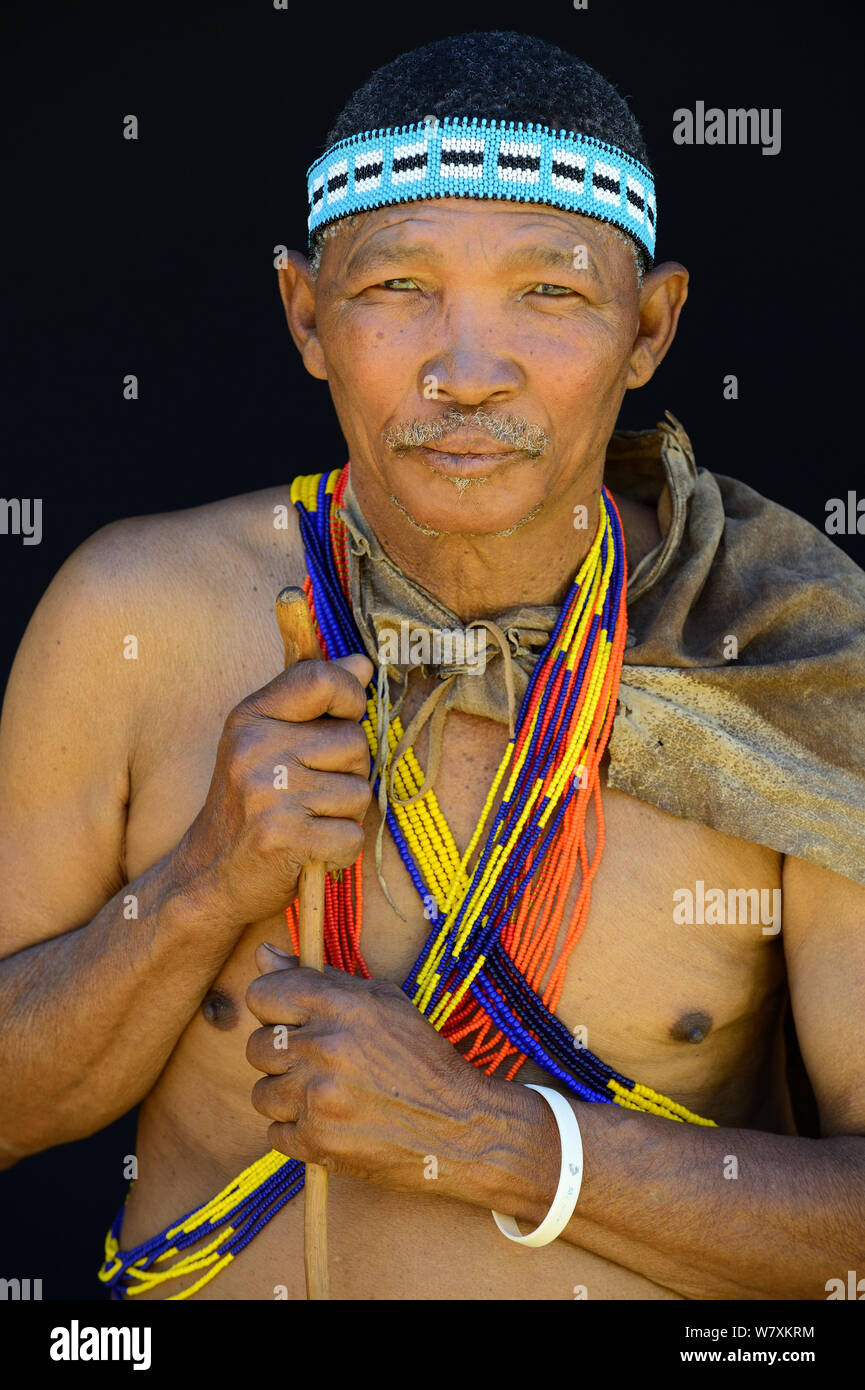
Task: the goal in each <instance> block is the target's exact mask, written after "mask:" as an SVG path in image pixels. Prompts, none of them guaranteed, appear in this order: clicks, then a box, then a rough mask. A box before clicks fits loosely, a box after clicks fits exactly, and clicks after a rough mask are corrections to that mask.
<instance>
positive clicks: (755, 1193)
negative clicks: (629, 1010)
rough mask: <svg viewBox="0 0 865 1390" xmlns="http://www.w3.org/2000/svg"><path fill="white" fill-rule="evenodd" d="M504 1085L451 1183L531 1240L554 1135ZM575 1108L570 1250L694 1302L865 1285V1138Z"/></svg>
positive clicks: (552, 1161)
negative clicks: (833, 1284) (856, 1281)
mask: <svg viewBox="0 0 865 1390" xmlns="http://www.w3.org/2000/svg"><path fill="white" fill-rule="evenodd" d="M498 1085H499V1086H501V1087H507V1090H497V1089H495V1088H496V1083H493V1087H494V1089H493V1090H492V1091H491V1093H490V1095H491V1100H492V1101H494V1102H496V1103H497V1109H496V1111H495V1113H492V1111H491V1112H490V1115H489V1121H488V1123H487V1124H486V1125H485V1126H484V1133H483V1137H482V1138H480V1139H478V1138H477V1137H476V1138H475V1139H474V1140H473V1144H474V1145H475V1153H476V1154H477V1157H476V1158H475V1159H474V1161H471V1162H469V1163H467V1164H466V1165H465V1167H464V1168H462V1169H459V1168H457V1169H455V1170H454V1171H453V1172H452V1173H451V1174H449V1175H448V1178H447V1179H446V1186H447V1187H448V1189H449V1195H452V1196H455V1197H461V1198H462V1200H464V1201H471V1202H473V1203H477V1204H478V1205H482V1206H489V1207H491V1208H493V1209H495V1210H498V1211H503V1212H507V1213H509V1214H511V1215H514V1216H516V1217H517V1219H518V1220H521V1221H522V1223H523V1229H524V1230H526V1231H528V1230H530V1229H532V1228H533V1227H534V1226H536V1225H538V1224H539V1222H540V1221H541V1220H542V1219H543V1217H544V1216H545V1215H546V1212H547V1210H548V1208H549V1205H550V1202H551V1200H552V1196H553V1193H554V1192H555V1188H556V1184H557V1182H558V1176H559V1162H560V1148H559V1139H558V1131H557V1127H556V1123H555V1120H554V1118H553V1116H552V1113H551V1111H550V1109H549V1107H548V1106H547V1104H546V1101H544V1100H543V1098H542V1097H541V1096H539V1095H537V1093H536V1092H534V1091H530V1090H528V1089H527V1088H526V1087H523V1086H519V1085H516V1086H515V1085H513V1083H509V1082H508V1083H505V1082H502V1083H498ZM572 1104H573V1105H574V1109H575V1111H576V1114H577V1118H578V1120H579V1122H580V1128H581V1131H582V1136H583V1151H584V1165H585V1175H584V1179H583V1186H582V1190H581V1192H580V1198H579V1202H578V1204H577V1208H576V1211H575V1213H574V1216H573V1217H572V1219H571V1221H570V1223H569V1225H568V1226H567V1228H566V1230H565V1231H564V1232H563V1234H562V1236H561V1237H560V1239H562V1240H567V1241H570V1242H571V1243H573V1244H575V1245H579V1246H581V1247H583V1248H584V1249H586V1250H591V1251H593V1252H594V1253H595V1254H598V1255H601V1256H603V1257H605V1258H607V1259H610V1260H613V1261H615V1262H616V1263H617V1264H621V1265H623V1266H625V1267H626V1268H628V1269H632V1270H634V1271H635V1272H637V1273H640V1274H643V1275H645V1276H646V1277H647V1278H648V1279H651V1280H653V1281H654V1282H655V1283H658V1284H661V1285H664V1286H665V1287H667V1288H670V1289H672V1290H673V1291H675V1292H676V1293H679V1294H681V1295H683V1296H684V1297H685V1298H694V1299H701V1298H722V1299H737V1298H745V1299H749V1298H750V1299H760V1298H789V1299H817V1298H825V1297H826V1292H825V1285H826V1282H827V1280H829V1279H832V1278H842V1279H845V1278H846V1276H847V1271H848V1269H857V1270H859V1271H861V1272H862V1273H863V1274H865V1138H862V1137H859V1136H855V1135H851V1136H839V1137H836V1138H830V1139H803V1138H798V1137H790V1136H786V1135H775V1134H764V1133H760V1132H758V1131H754V1130H746V1129H715V1128H707V1127H706V1128H704V1127H703V1126H697V1125H688V1124H677V1123H675V1122H673V1121H670V1120H663V1119H658V1118H656V1117H655V1116H652V1115H640V1114H636V1113H634V1112H632V1111H628V1110H622V1109H620V1108H619V1107H618V1106H616V1105H587V1104H584V1103H581V1102H579V1101H573V1102H572ZM473 1125H475V1126H477V1119H475V1120H473ZM475 1134H476V1136H477V1134H478V1130H477V1128H476V1129H475ZM502 1239H504V1237H502ZM589 1296H590V1297H591V1290H589Z"/></svg>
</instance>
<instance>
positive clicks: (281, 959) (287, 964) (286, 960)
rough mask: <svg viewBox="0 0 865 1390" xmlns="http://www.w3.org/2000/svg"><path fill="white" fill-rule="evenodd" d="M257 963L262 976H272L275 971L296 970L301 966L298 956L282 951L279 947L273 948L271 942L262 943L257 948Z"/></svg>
mask: <svg viewBox="0 0 865 1390" xmlns="http://www.w3.org/2000/svg"><path fill="white" fill-rule="evenodd" d="M255 963H256V965H257V966H258V968H259V970H260V971H261V973H262V975H272V974H273V973H274V971H275V970H296V969H297V967H298V966H299V965H300V961H299V960H298V958H297V956H293V955H291V954H290V952H288V951H282V950H280V948H279V947H278V946H271V944H270V942H269V941H262V943H261V945H260V946H258V947H257V948H256V952H255Z"/></svg>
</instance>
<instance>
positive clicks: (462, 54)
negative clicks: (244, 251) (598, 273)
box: [310, 30, 651, 271]
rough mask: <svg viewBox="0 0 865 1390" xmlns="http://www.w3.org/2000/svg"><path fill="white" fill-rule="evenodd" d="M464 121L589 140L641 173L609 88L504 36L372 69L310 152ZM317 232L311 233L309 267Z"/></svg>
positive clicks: (560, 52)
mask: <svg viewBox="0 0 865 1390" xmlns="http://www.w3.org/2000/svg"><path fill="white" fill-rule="evenodd" d="M474 115H478V116H481V115H483V116H486V117H487V118H488V119H492V120H497V121H499V120H504V121H523V122H524V123H528V122H529V121H532V122H534V123H535V124H538V125H545V126H549V127H550V128H551V129H554V130H574V131H578V132H579V133H580V134H581V135H591V136H593V137H594V138H595V139H597V140H604V141H606V142H607V143H608V144H611V145H616V146H618V148H619V149H621V150H624V151H625V153H626V154H629V155H631V157H632V158H633V159H637V160H639V162H640V163H641V164H644V165H645V166H646V168H647V169H648V170H649V171H650V172H651V165H650V163H649V155H648V151H647V149H646V145H645V141H644V140H643V135H642V131H641V130H640V127H639V124H638V122H637V120H636V118H635V117H634V115H633V113H632V111H631V109H630V107H629V106H628V103H627V102H626V101H625V99H624V97H623V96H621V95H620V94H619V92H618V91H617V90H616V88H615V87H614V86H613V84H612V83H611V82H609V81H608V80H607V79H606V78H605V77H602V76H601V74H600V73H599V72H597V71H596V70H595V68H593V67H590V66H589V64H588V63H586V62H583V60H582V59H581V58H576V57H574V55H573V54H572V53H567V52H566V51H565V50H564V49H563V48H557V47H556V45H555V44H552V43H547V42H546V41H545V40H544V39H537V38H533V37H532V36H531V35H529V34H516V33H514V32H512V31H510V30H494V31H492V32H489V33H470V34H455V35H453V36H452V37H451V38H447V39H436V40H435V41H434V42H433V43H427V44H424V45H422V47H420V48H414V49H412V50H411V52H410V53H403V54H401V55H400V56H399V57H398V58H394V60H393V61H392V62H390V63H386V64H385V65H384V67H381V68H378V69H377V70H376V71H375V72H374V73H373V74H372V76H371V77H369V78H367V80H366V82H364V84H363V86H361V87H358V89H357V91H356V92H354V93H353V95H352V96H351V97H349V99H348V101H347V102H346V104H345V106H344V107H343V108H342V111H341V112H340V113H339V115H338V116H337V118H336V122H335V124H334V125H333V126H332V127H331V129H330V131H329V132H328V136H327V140H326V141H325V143H324V145H323V147H322V149H321V150H320V151H318V153H319V154H323V153H324V152H325V150H328V149H330V147H331V146H332V145H335V144H336V142H337V141H338V140H345V139H348V138H349V137H350V136H352V135H357V134H358V133H359V132H360V131H364V130H376V129H386V128H387V127H389V126H400V125H412V124H414V123H415V122H417V121H423V120H424V119H425V117H427V116H437V117H438V118H439V119H440V120H441V119H444V117H445V116H474ZM316 157H317V155H313V156H312V158H311V160H310V163H312V159H313V158H316ZM331 225H338V224H331ZM609 225H611V226H612V225H613V224H609ZM326 230H327V229H326V228H323V229H321V231H318V232H314V233H313V237H312V241H311V245H310V253H311V256H312V258H313V259H314V261H315V262H316V263H317V261H318V258H319V256H320V253H321V245H322V232H324V231H326ZM616 230H619V231H621V233H622V235H623V236H625V237H627V240H628V242H629V243H630V244H631V245H632V246H633V247H634V248H635V250H636V252H637V253H638V259H637V264H638V270H641V271H645V270H647V269H648V267H649V266H650V264H651V262H650V261H649V258H648V256H647V255H646V252H645V251H644V249H643V248H642V247H641V246H640V244H639V242H638V241H637V240H636V238H635V237H632V236H630V235H629V233H628V232H626V231H624V229H621V228H616Z"/></svg>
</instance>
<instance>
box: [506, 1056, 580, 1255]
mask: <svg viewBox="0 0 865 1390" xmlns="http://www.w3.org/2000/svg"><path fill="white" fill-rule="evenodd" d="M527 1085H528V1087H529V1090H531V1091H538V1092H539V1093H540V1095H542V1096H543V1098H544V1100H545V1101H546V1102H547V1104H548V1105H549V1107H550V1109H551V1110H552V1112H553V1114H554V1115H555V1117H556V1124H557V1125H558V1127H559V1140H560V1142H561V1146H562V1171H561V1173H560V1174H559V1185H558V1187H557V1188H556V1195H555V1197H554V1198H553V1205H552V1206H551V1207H550V1209H549V1211H548V1212H547V1214H546V1216H545V1217H544V1219H543V1221H542V1222H541V1224H540V1226H538V1227H537V1229H536V1230H534V1231H530V1232H529V1234H528V1235H527V1236H523V1235H520V1228H519V1226H518V1225H517V1223H516V1221H515V1220H514V1218H513V1217H512V1216H503V1215H502V1213H501V1212H498V1211H494V1212H493V1220H494V1221H495V1223H496V1225H497V1226H498V1228H499V1230H500V1231H501V1233H502V1235H503V1236H507V1238H508V1240H513V1241H516V1242H517V1244H519V1245H549V1244H550V1242H551V1241H553V1240H555V1239H556V1236H560V1235H561V1233H562V1231H563V1230H564V1229H565V1227H566V1226H567V1224H568V1222H569V1221H570V1219H571V1216H572V1215H573V1211H574V1207H575V1206H576V1205H577V1198H578V1197H579V1195H580V1186H581V1184H582V1181H583V1141H582V1138H581V1136H580V1126H579V1124H578V1122H577V1117H576V1115H575V1114H574V1110H573V1106H571V1105H570V1104H569V1103H568V1101H566V1100H565V1097H564V1096H562V1095H560V1094H559V1092H558V1091H553V1090H551V1089H550V1087H549V1086H534V1085H532V1083H531V1082H528V1083H527Z"/></svg>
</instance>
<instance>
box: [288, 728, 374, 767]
mask: <svg viewBox="0 0 865 1390" xmlns="http://www.w3.org/2000/svg"><path fill="white" fill-rule="evenodd" d="M292 756H293V757H295V758H296V759H297V761H298V762H300V763H302V764H303V766H304V767H308V768H309V769H310V771H312V772H349V773H355V774H356V775H357V776H358V777H363V778H364V779H366V778H368V777H369V772H370V760H369V744H368V743H367V739H366V734H365V733H364V731H363V729H362V728H361V727H360V725H359V724H358V723H356V722H355V721H354V720H348V719H314V720H312V722H311V723H309V724H307V725H306V727H305V729H304V731H303V746H302V748H299V749H297V750H295V751H294V753H293V755H292Z"/></svg>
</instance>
